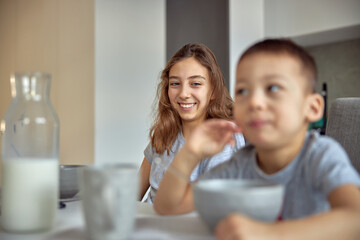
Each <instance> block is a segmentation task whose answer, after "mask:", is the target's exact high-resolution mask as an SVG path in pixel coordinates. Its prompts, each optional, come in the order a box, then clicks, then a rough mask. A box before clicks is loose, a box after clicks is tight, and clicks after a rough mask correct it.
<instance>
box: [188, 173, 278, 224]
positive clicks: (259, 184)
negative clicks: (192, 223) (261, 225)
mask: <svg viewBox="0 0 360 240" xmlns="http://www.w3.org/2000/svg"><path fill="white" fill-rule="evenodd" d="M193 195H194V203H195V208H196V210H197V212H198V213H199V215H200V217H201V218H202V220H203V221H204V222H205V223H206V224H207V225H208V226H209V227H210V228H211V229H214V228H215V227H216V225H217V224H218V223H219V221H220V220H222V219H224V218H226V217H227V216H228V215H229V214H230V213H240V214H243V215H245V216H248V217H251V218H253V219H256V220H260V221H264V222H272V221H274V220H276V219H277V217H278V216H279V214H280V211H281V207H282V203H283V195H284V187H283V186H282V185H278V184H273V183H268V182H264V181H260V180H241V179H210V180H200V181H198V182H196V183H194V185H193Z"/></svg>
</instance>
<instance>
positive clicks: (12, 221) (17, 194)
mask: <svg viewBox="0 0 360 240" xmlns="http://www.w3.org/2000/svg"><path fill="white" fill-rule="evenodd" d="M2 168H3V176H2V177H3V181H2V182H3V186H2V196H3V197H2V202H1V206H2V208H1V225H2V227H3V228H4V230H10V231H13V232H31V231H34V230H39V231H41V230H46V229H49V228H50V227H51V226H52V225H53V224H54V220H55V216H56V209H57V206H58V199H57V198H58V197H57V196H58V173H59V170H58V169H59V168H58V161H57V159H9V161H6V160H5V161H3V166H2Z"/></svg>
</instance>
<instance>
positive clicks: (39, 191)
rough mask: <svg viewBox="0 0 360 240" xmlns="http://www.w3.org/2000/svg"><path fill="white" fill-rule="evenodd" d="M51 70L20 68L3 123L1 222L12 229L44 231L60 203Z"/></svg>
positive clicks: (56, 118) (57, 131) (56, 125)
mask: <svg viewBox="0 0 360 240" xmlns="http://www.w3.org/2000/svg"><path fill="white" fill-rule="evenodd" d="M50 78H51V77H50V75H49V74H45V73H40V72H16V73H15V74H13V75H12V76H11V78H10V83H11V95H12V101H11V104H10V107H9V109H8V110H7V112H6V115H5V117H4V119H3V120H2V122H1V125H2V133H3V139H2V173H1V176H2V193H1V195H2V201H1V225H2V228H3V229H4V230H5V231H8V232H36V231H45V230H48V229H50V228H51V227H52V225H53V224H54V221H55V217H56V213H57V207H58V192H59V191H58V188H59V177H58V174H59V168H58V165H59V163H58V156H59V120H58V117H57V115H56V113H55V111H54V109H53V107H52V106H51V103H50V98H49V91H50Z"/></svg>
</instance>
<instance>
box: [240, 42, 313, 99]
mask: <svg viewBox="0 0 360 240" xmlns="http://www.w3.org/2000/svg"><path fill="white" fill-rule="evenodd" d="M260 52H264V53H273V54H288V55H289V56H291V57H294V58H296V59H298V60H299V62H300V63H301V65H302V68H303V71H304V73H305V75H306V77H307V79H308V83H309V87H310V91H312V92H315V89H316V81H317V80H316V79H317V70H316V63H315V60H314V58H313V57H312V56H311V55H310V54H309V53H308V52H307V51H306V50H305V49H303V48H302V47H300V46H299V45H297V44H295V43H294V42H293V41H291V40H290V39H286V38H277V39H265V40H263V41H260V42H257V43H255V44H254V45H252V46H250V47H249V48H248V49H247V50H246V51H245V52H244V53H243V54H242V55H241V57H240V59H239V61H238V64H239V63H240V62H241V61H242V60H243V59H245V58H246V57H248V56H250V55H252V54H255V53H260Z"/></svg>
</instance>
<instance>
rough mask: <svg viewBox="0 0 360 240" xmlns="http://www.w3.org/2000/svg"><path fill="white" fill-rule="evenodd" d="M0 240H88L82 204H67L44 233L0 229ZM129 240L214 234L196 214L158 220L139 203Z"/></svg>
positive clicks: (203, 239)
mask: <svg viewBox="0 0 360 240" xmlns="http://www.w3.org/2000/svg"><path fill="white" fill-rule="evenodd" d="M0 239H1V240H64V239H66V240H79V239H87V235H86V232H85V223H84V219H83V215H82V208H81V203H80V202H78V201H75V202H67V203H66V208H64V209H59V210H58V217H57V222H56V224H55V227H54V228H53V229H52V230H51V231H48V232H45V233H34V234H11V233H6V232H4V231H2V230H1V229H0ZM130 239H131V240H137V239H139V240H140V239H141V240H146V239H154V240H162V239H164V240H165V239H166V240H168V239H171V240H177V239H179V240H180V239H186V240H187V239H189V240H191V239H194V240H210V239H211V240H213V239H215V238H214V236H213V234H212V233H211V232H210V230H209V229H208V228H207V226H206V225H205V224H204V223H203V222H202V221H201V220H200V218H199V216H198V214H197V213H196V212H194V213H190V214H184V215H179V216H159V215H157V214H156V213H155V212H154V210H153V207H152V205H151V204H147V203H140V202H139V203H138V206H137V215H136V226H135V230H134V232H133V234H132V236H131V238H130Z"/></svg>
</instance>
